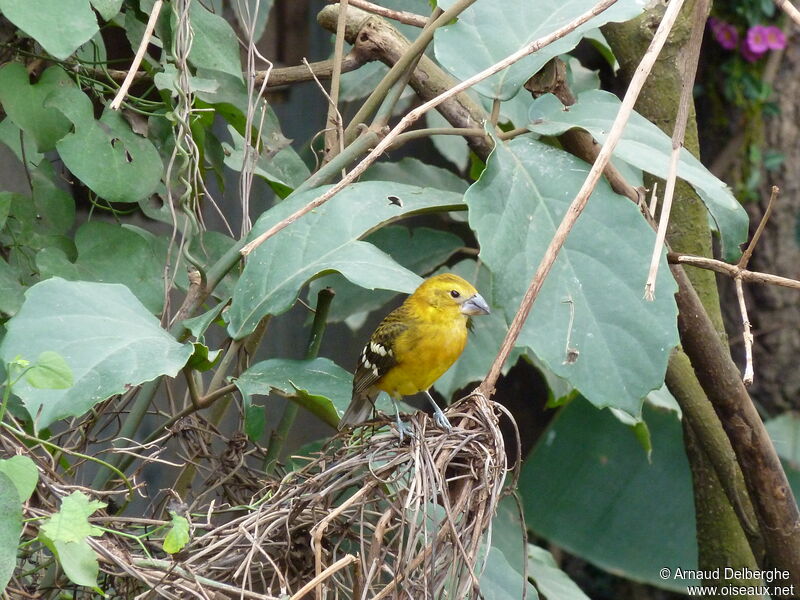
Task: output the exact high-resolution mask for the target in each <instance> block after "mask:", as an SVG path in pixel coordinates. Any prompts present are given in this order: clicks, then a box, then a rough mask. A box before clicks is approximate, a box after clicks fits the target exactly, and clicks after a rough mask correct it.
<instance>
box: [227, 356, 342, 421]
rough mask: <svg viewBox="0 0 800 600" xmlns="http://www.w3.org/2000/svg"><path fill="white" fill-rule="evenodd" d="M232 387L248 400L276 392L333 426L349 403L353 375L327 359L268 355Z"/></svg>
mask: <svg viewBox="0 0 800 600" xmlns="http://www.w3.org/2000/svg"><path fill="white" fill-rule="evenodd" d="M236 387H238V388H239V391H240V392H241V393H242V396H244V397H245V398H246V402H248V403H249V402H250V398H251V396H254V395H261V396H266V395H268V394H271V393H273V392H276V393H278V394H280V395H281V396H285V397H287V398H290V399H291V400H292V401H294V402H297V403H298V404H300V405H301V406H303V407H304V408H306V409H307V410H308V411H309V412H311V413H313V414H314V415H316V416H317V417H319V418H320V419H321V420H322V421H325V422H326V423H328V424H329V425H330V426H331V427H336V426H337V424H338V423H339V415H340V413H341V412H344V411H345V410H346V409H347V405H348V404H349V402H350V394H351V391H352V387H353V376H352V375H351V374H350V373H348V372H347V371H345V370H344V369H342V368H341V367H340V366H339V365H337V364H336V363H334V362H332V361H330V360H328V359H327V358H315V359H313V360H290V359H285V358H272V359H269V360H265V361H262V362H260V363H256V364H255V365H253V366H252V367H250V368H249V369H247V371H245V372H244V373H242V375H241V376H240V377H239V378H238V379H237V380H236Z"/></svg>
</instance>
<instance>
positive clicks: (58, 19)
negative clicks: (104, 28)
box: [0, 0, 98, 60]
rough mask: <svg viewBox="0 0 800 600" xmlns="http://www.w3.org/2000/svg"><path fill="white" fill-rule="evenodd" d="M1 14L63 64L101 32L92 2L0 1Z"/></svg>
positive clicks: (52, 0) (50, 0) (73, 0)
mask: <svg viewBox="0 0 800 600" xmlns="http://www.w3.org/2000/svg"><path fill="white" fill-rule="evenodd" d="M0 12H2V13H3V16H4V17H5V18H6V19H8V20H9V21H11V22H12V23H13V24H14V25H16V26H17V27H19V28H20V29H21V30H22V31H24V32H25V33H27V34H28V35H29V36H31V37H32V38H33V39H35V40H36V41H37V42H39V43H40V44H41V45H42V47H43V48H44V49H45V50H47V52H49V53H50V54H52V55H53V56H55V57H56V58H59V59H62V60H63V59H65V58H68V57H69V55H70V54H72V53H73V52H75V50H76V48H77V47H78V46H80V45H81V44H83V43H84V42H85V41H87V40H89V39H91V37H92V36H93V35H94V34H95V33H96V32H97V30H98V27H97V18H96V17H95V16H94V12H92V7H91V6H90V5H89V0H37V1H36V2H31V1H30V0H0Z"/></svg>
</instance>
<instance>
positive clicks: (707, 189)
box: [529, 90, 748, 262]
mask: <svg viewBox="0 0 800 600" xmlns="http://www.w3.org/2000/svg"><path fill="white" fill-rule="evenodd" d="M619 107H620V100H619V98H617V97H616V96H615V95H614V94H611V93H609V92H605V91H602V90H590V91H588V92H584V93H583V94H581V95H580V96H578V101H577V103H575V104H573V105H572V106H570V107H569V110H565V109H564V106H563V105H562V104H561V102H559V100H558V99H557V98H556V97H555V96H553V95H552V94H547V95H545V96H542V97H540V98H538V99H537V100H536V101H535V102H534V103H533V105H532V106H531V110H530V117H531V121H532V123H531V124H530V125H529V128H530V129H531V131H534V132H536V133H539V134H541V135H558V134H560V133H563V132H564V131H567V130H568V129H572V128H573V127H580V128H581V129H585V130H586V131H588V132H589V133H591V134H592V136H594V138H595V139H596V140H597V141H599V142H601V143H604V142H605V141H606V139H607V137H608V131H609V130H610V129H611V125H612V123H613V122H614V119H615V118H616V116H617V113H618V112H619ZM671 153H672V140H671V139H670V137H669V136H668V135H667V134H666V133H664V132H663V131H661V129H659V128H658V127H657V126H656V125H654V124H653V123H651V122H650V121H648V120H647V119H645V118H644V117H643V116H641V115H640V114H639V113H637V112H635V111H634V112H633V113H631V117H630V119H629V120H628V124H627V125H626V126H625V132H624V133H623V135H622V138H621V139H620V141H619V143H618V144H617V147H616V149H615V150H614V154H615V156H617V157H618V158H620V159H622V160H624V161H625V162H628V163H630V164H632V165H634V166H636V167H638V168H640V169H642V170H643V171H647V172H648V173H652V174H653V175H656V176H658V177H662V178H666V176H667V172H668V170H669V162H670V155H671ZM678 177H681V178H682V179H685V180H686V181H688V182H689V183H690V184H691V185H692V186H693V187H694V188H695V190H696V191H697V193H698V194H699V195H700V198H701V199H702V200H703V202H704V203H705V205H706V207H707V208H708V211H709V213H711V217H712V218H713V219H714V221H715V223H716V226H717V229H718V230H719V232H720V238H721V240H722V246H723V254H724V256H725V259H726V260H729V261H732V262H733V261H736V260H737V259H738V257H739V256H740V255H741V252H740V250H739V245H740V244H742V243H744V242H745V241H747V227H748V217H747V213H746V212H745V210H744V208H743V207H742V205H741V204H739V202H738V201H737V200H736V198H735V197H734V196H733V194H732V193H731V190H730V189H729V188H728V186H727V185H725V183H724V182H722V181H720V180H719V179H717V178H716V177H715V176H714V175H713V174H712V173H711V172H710V171H709V170H708V169H706V168H705V167H704V166H703V164H702V163H701V162H700V161H699V160H697V159H696V158H695V157H694V156H692V153H691V152H689V151H688V150H686V149H685V148H682V149H681V154H680V159H679V162H678Z"/></svg>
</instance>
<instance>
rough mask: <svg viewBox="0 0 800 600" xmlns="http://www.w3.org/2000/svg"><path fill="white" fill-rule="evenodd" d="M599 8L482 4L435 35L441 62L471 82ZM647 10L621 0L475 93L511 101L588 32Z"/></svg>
mask: <svg viewBox="0 0 800 600" xmlns="http://www.w3.org/2000/svg"><path fill="white" fill-rule="evenodd" d="M454 3H455V0H444V1H442V0H440V1H439V8H441V9H443V10H444V9H447V8H450V6H452V5H453V4H454ZM595 4H596V3H595V2H594V1H593V0H539V1H537V2H530V0H506V1H505V2H503V6H502V10H499V9H498V6H497V4H496V3H495V2H493V1H492V0H479V1H478V2H476V3H475V4H473V5H472V6H470V7H469V8H467V9H466V10H465V11H464V12H462V13H461V14H460V15H459V17H458V20H457V21H456V22H455V23H453V24H452V25H448V26H446V27H441V28H439V29H437V30H436V35H435V48H436V59H437V60H438V61H439V62H440V63H441V65H442V66H443V67H444V68H445V69H447V70H448V71H450V72H451V73H452V74H453V75H455V76H456V77H458V78H459V79H467V78H468V77H471V76H472V75H475V74H476V73H478V72H479V71H482V70H484V69H486V68H487V67H490V66H491V65H493V64H495V63H497V62H500V61H501V60H502V59H504V58H505V57H506V56H508V55H509V54H511V53H513V52H516V51H517V50H519V49H520V48H522V47H523V46H525V45H526V44H529V43H530V42H532V41H534V40H536V39H539V38H541V37H543V36H545V35H547V34H549V33H552V32H554V31H556V30H557V29H559V28H560V27H562V26H564V25H566V24H567V23H569V22H570V21H572V20H574V19H575V18H576V17H578V16H580V15H581V14H583V13H585V12H586V11H588V10H589V9H590V8H592V7H593V6H594V5H595ZM643 8H644V4H643V3H642V2H639V1H637V0H619V1H618V2H617V3H616V4H613V5H612V6H611V7H610V8H608V9H606V10H605V11H604V12H603V13H601V14H600V15H598V16H596V17H595V18H593V19H591V20H589V21H587V22H586V23H584V24H583V25H581V26H580V27H578V28H577V29H575V31H573V32H572V33H570V34H568V35H566V36H565V37H563V38H561V39H560V40H558V41H556V42H554V43H552V44H550V45H549V46H545V47H544V48H542V49H541V50H539V51H538V52H536V53H534V54H531V55H530V56H527V57H525V58H523V59H522V60H520V61H517V62H516V63H514V64H513V65H511V66H510V67H508V68H506V69H505V70H503V71H501V72H500V73H497V74H496V75H493V76H492V77H489V78H488V79H485V80H484V81H482V82H480V83H479V84H477V85H476V86H475V89H477V90H478V91H479V92H480V93H481V94H484V95H485V96H489V97H491V98H499V99H501V100H507V99H509V98H511V97H512V96H514V95H515V94H516V93H517V92H518V91H519V89H520V87H522V85H523V84H524V83H525V82H526V81H527V80H528V79H529V78H530V76H531V75H532V74H533V73H536V72H537V71H538V70H539V69H541V68H542V67H543V66H544V64H545V63H546V62H547V61H548V60H550V59H551V58H553V57H556V56H558V55H559V54H563V53H565V52H569V51H570V50H571V49H572V48H574V47H575V45H576V44H577V43H578V42H579V41H580V39H581V37H583V35H584V34H585V33H586V32H587V31H589V30H591V29H594V28H596V27H599V26H600V25H603V24H604V23H607V22H609V21H627V20H628V19H632V18H633V17H635V16H636V15H638V14H640V13H641V12H642V10H643Z"/></svg>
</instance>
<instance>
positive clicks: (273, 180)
mask: <svg viewBox="0 0 800 600" xmlns="http://www.w3.org/2000/svg"><path fill="white" fill-rule="evenodd" d="M228 132H229V133H230V136H231V140H232V141H233V146H231V145H230V144H228V143H223V144H222V147H223V149H224V151H225V166H227V167H228V168H229V169H233V170H234V171H236V172H237V173H238V172H241V171H242V169H243V166H242V165H243V164H244V138H243V137H242V136H241V134H239V132H238V131H236V129H235V128H234V127H233V126H228ZM262 136H264V137H266V138H267V139H269V137H270V134H269V131H268V130H267V129H266V128H265V129H264V130H263V131H262ZM281 137H282V135H281ZM275 141H276V142H277V143H278V144H279V145H282V144H283V142H282V141H278V140H277V139H276V140H275ZM287 142H288V140H287ZM251 168H252V169H253V174H255V175H257V176H258V177H262V178H263V179H265V180H266V181H267V182H268V183H269V184H270V185H271V186H272V188H273V189H275V191H276V192H277V193H278V195H279V196H281V197H282V198H283V197H286V196H287V195H288V194H289V193H291V192H292V190H294V189H295V188H296V187H298V186H299V185H300V184H302V183H303V182H304V181H305V180H306V179H308V176H309V175H310V174H311V173H310V171H309V170H308V167H306V165H305V163H304V162H303V161H302V159H301V158H300V157H299V156H298V155H297V152H295V150H294V148H292V147H291V146H289V145H288V143H287V145H285V146H283V147H281V148H280V149H279V150H277V151H274V152H264V153H261V154H260V155H259V156H258V160H257V161H256V164H255V165H253V166H252V167H251Z"/></svg>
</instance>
